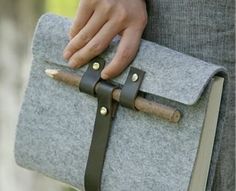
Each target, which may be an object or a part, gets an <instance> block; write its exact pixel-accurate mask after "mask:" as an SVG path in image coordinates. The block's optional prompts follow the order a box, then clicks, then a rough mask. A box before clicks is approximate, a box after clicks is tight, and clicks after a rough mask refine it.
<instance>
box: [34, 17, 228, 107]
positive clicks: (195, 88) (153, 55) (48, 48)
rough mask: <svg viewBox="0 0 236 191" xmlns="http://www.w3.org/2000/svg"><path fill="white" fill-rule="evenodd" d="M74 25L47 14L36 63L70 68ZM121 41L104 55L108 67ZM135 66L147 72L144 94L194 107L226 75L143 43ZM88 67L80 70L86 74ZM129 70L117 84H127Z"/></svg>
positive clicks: (42, 21) (40, 30)
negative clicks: (68, 52) (219, 75)
mask: <svg viewBox="0 0 236 191" xmlns="http://www.w3.org/2000/svg"><path fill="white" fill-rule="evenodd" d="M70 25H71V21H70V20H69V19H67V18H64V17H60V16H56V15H53V14H46V15H44V16H42V17H41V19H40V21H39V23H38V27H37V29H36V32H35V37H34V41H33V56H34V59H35V60H38V61H40V60H41V61H46V62H52V63H56V64H59V65H64V66H67V63H66V62H65V61H64V59H63V50H64V48H65V46H66V45H67V43H68V42H69V39H68V31H69V27H70ZM118 43H119V37H116V38H114V40H113V41H112V43H111V44H110V46H109V47H108V49H107V50H106V51H105V52H104V53H103V54H102V55H100V56H101V57H102V58H104V59H105V60H106V63H107V64H109V62H110V61H111V60H112V58H113V57H114V55H115V52H116V48H117V45H118ZM131 65H132V66H135V67H137V68H140V69H142V70H144V71H146V74H145V78H144V81H143V83H142V86H141V88H140V89H141V90H142V91H144V92H148V93H150V94H154V95H158V96H160V97H164V98H167V99H170V100H173V101H177V102H180V103H183V104H187V105H193V104H194V103H196V102H197V101H198V99H199V97H200V96H201V94H202V92H203V90H204V87H205V86H206V85H207V84H208V82H209V80H210V79H211V78H212V76H214V75H216V74H217V73H219V72H223V73H224V72H225V70H224V68H222V67H220V66H217V65H214V64H211V63H207V62H204V61H202V60H199V59H197V58H194V57H191V56H188V55H185V54H182V53H179V52H176V51H174V50H171V49H168V48H166V47H163V46H160V45H158V44H156V43H152V42H149V41H146V40H142V42H141V46H140V49H139V52H138V54H137V56H136V58H135V59H134V60H133V62H132V64H131ZM86 68H87V65H85V66H84V67H81V68H80V69H79V70H81V71H83V72H84V71H85V70H86ZM127 75H128V68H127V69H126V70H125V71H124V72H123V73H122V74H121V75H120V76H118V77H117V78H115V79H114V81H116V82H118V83H121V84H124V82H125V79H126V77H127Z"/></svg>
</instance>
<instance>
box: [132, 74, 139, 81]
mask: <svg viewBox="0 0 236 191" xmlns="http://www.w3.org/2000/svg"><path fill="white" fill-rule="evenodd" d="M137 80H138V74H136V73H134V74H133V75H132V81H133V82H136V81H137Z"/></svg>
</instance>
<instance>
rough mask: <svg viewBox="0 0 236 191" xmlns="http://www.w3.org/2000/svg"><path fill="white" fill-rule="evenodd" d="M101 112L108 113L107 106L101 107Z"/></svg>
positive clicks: (102, 113)
mask: <svg viewBox="0 0 236 191" xmlns="http://www.w3.org/2000/svg"><path fill="white" fill-rule="evenodd" d="M100 113H101V115H106V114H107V113H108V110H107V108H106V107H101V109H100Z"/></svg>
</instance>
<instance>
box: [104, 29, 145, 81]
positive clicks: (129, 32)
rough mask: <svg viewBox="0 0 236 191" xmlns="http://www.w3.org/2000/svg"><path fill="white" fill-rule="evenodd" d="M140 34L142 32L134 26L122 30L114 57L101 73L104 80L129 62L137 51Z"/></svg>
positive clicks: (118, 72) (119, 71) (120, 70)
mask: <svg viewBox="0 0 236 191" xmlns="http://www.w3.org/2000/svg"><path fill="white" fill-rule="evenodd" d="M141 36H142V32H141V31H140V30H136V29H134V28H128V29H126V30H125V31H124V32H123V35H122V38H121V41H120V44H119V46H118V49H117V52H116V55H115V57H114V58H113V60H112V61H111V63H110V64H108V65H107V66H106V67H105V68H104V69H103V71H102V73H101V77H102V78H103V79H104V80H106V79H109V78H113V77H115V76H117V75H119V74H120V73H121V72H122V71H123V70H124V69H125V68H126V67H127V66H128V65H129V64H130V62H131V61H132V60H133V59H134V57H135V55H136V53H137V51H138V48H139V44H140V41H141V40H140V39H141Z"/></svg>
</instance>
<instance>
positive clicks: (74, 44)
mask: <svg viewBox="0 0 236 191" xmlns="http://www.w3.org/2000/svg"><path fill="white" fill-rule="evenodd" d="M68 50H69V51H72V52H74V51H76V50H77V46H76V43H75V42H71V43H70V44H69V46H68Z"/></svg>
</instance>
